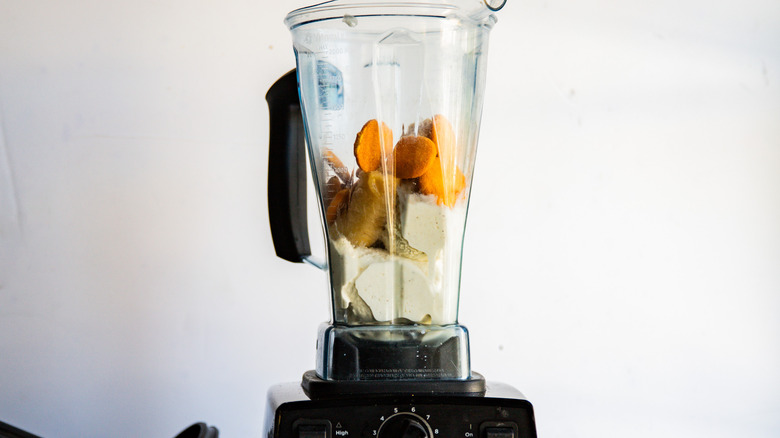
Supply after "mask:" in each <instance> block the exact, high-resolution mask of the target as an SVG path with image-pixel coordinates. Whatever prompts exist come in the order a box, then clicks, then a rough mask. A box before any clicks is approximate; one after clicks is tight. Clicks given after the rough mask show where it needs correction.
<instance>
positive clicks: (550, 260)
mask: <svg viewBox="0 0 780 438" xmlns="http://www.w3.org/2000/svg"><path fill="white" fill-rule="evenodd" d="M306 3H308V2H306V1H300V0H299V1H295V2H260V1H257V0H255V1H241V0H229V1H221V2H216V1H205V0H188V1H183V0H166V1H158V0H154V1H151V0H136V1H132V2H130V1H128V2H111V1H103V0H101V1H97V0H73V1H70V2H62V1H50V0H49V1H44V0H39V1H35V2H31V1H13V0H0V421H5V422H8V423H11V424H14V425H16V426H18V427H21V428H23V429H26V430H29V431H31V432H33V433H36V434H39V435H43V436H45V437H109V436H110V437H139V436H149V437H152V436H156V437H172V436H173V435H175V434H176V433H178V432H179V431H180V430H181V429H183V428H184V427H185V426H187V425H189V424H191V423H192V422H195V421H198V420H203V421H206V422H208V423H209V424H214V425H217V426H218V427H219V428H220V430H221V436H225V437H250V436H255V437H258V436H261V427H262V419H263V409H264V405H265V391H266V389H267V388H268V387H269V386H270V385H272V384H274V383H277V382H280V381H294V380H298V379H299V378H300V374H301V373H302V372H303V371H304V370H306V369H310V368H312V367H313V364H314V341H315V333H316V328H317V325H318V324H319V323H320V322H321V321H324V320H325V319H327V317H328V315H327V313H328V311H327V301H326V293H325V277H324V275H322V274H321V273H319V272H317V271H316V270H315V269H313V268H310V267H307V266H303V265H293V264H288V263H285V262H283V261H281V260H278V259H276V258H275V256H274V252H273V249H272V244H271V239H270V233H269V228H268V218H267V210H266V195H265V192H266V183H265V179H266V166H267V162H266V159H267V158H266V156H267V132H268V129H267V126H266V124H267V117H268V115H267V108H266V105H265V101H264V94H265V92H266V90H267V89H268V87H269V86H270V85H271V84H272V83H273V81H274V80H275V79H276V78H277V77H279V76H280V75H281V74H283V73H284V72H286V71H287V70H288V69H290V68H292V67H293V65H294V61H293V54H292V50H291V47H290V38H289V34H288V31H287V30H286V28H285V27H284V25H283V24H282V18H283V17H284V15H285V13H286V12H287V11H289V10H291V9H293V8H294V7H298V6H303V5H305V4H306ZM489 65H490V67H489V84H488V86H487V95H486V98H485V113H484V117H483V129H482V135H481V143H480V144H481V148H480V158H479V160H478V164H477V171H476V176H475V181H474V186H473V193H472V211H471V214H470V219H469V226H468V235H467V238H466V253H465V257H464V261H463V266H464V272H463V287H462V310H461V321H462V322H463V323H464V324H466V325H467V326H469V327H470V329H471V334H472V355H473V367H474V369H475V370H478V371H480V372H482V373H483V374H485V375H486V376H487V377H488V378H489V379H494V380H501V381H505V382H508V383H510V384H512V385H514V386H516V387H518V388H520V389H521V390H523V391H524V392H525V393H526V395H527V396H528V397H529V398H530V399H531V401H532V402H533V403H534V405H535V409H536V414H537V421H538V428H539V435H540V437H567V438H569V437H633V438H636V437H657V436H668V437H685V438H691V437H702V438H704V437H706V438H719V437H755V438H759V437H766V438H770V437H771V438H774V437H777V436H780V371H779V370H780V3H778V2H777V1H776V0H745V1H740V2H736V1H732V2H724V1H720V2H718V1H716V2H704V1H695V0H683V1H679V0H675V1H672V0H662V1H654V2H642V1H629V2H625V1H622V2H621V1H610V0H586V1H581V2H563V1H554V0H548V1H542V0H523V1H510V2H509V4H508V5H507V7H506V8H505V9H504V10H503V11H501V12H500V14H499V23H498V25H497V26H496V27H495V29H494V32H493V35H492V46H491V55H490V61H489ZM313 228H314V230H315V231H316V230H318V227H317V226H314V227H313Z"/></svg>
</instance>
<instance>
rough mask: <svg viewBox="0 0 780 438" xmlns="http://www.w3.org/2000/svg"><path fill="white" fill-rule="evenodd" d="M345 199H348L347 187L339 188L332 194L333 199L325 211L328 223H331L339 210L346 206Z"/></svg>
mask: <svg viewBox="0 0 780 438" xmlns="http://www.w3.org/2000/svg"><path fill="white" fill-rule="evenodd" d="M347 199H349V189H341V190H339V191H338V193H336V195H335V196H333V200H331V201H330V204H328V209H327V210H326V211H325V219H326V220H327V221H328V223H329V224H331V223H333V221H335V220H336V218H337V217H338V215H339V212H340V211H341V210H342V209H343V208H344V207H346V205H347Z"/></svg>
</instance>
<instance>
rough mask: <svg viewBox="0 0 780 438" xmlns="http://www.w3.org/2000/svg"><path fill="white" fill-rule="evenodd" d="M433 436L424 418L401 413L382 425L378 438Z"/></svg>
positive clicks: (423, 437)
mask: <svg viewBox="0 0 780 438" xmlns="http://www.w3.org/2000/svg"><path fill="white" fill-rule="evenodd" d="M432 435H433V434H432V433H431V426H429V425H428V423H426V422H425V420H423V419H422V417H420V416H419V415H416V414H411V413H406V412H401V413H398V414H395V415H393V416H391V417H388V419H387V420H385V422H384V423H382V425H381V426H380V427H379V431H378V433H377V438H431V436H432Z"/></svg>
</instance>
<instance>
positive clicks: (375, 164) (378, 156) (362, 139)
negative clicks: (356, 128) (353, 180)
mask: <svg viewBox="0 0 780 438" xmlns="http://www.w3.org/2000/svg"><path fill="white" fill-rule="evenodd" d="M392 148H393V131H392V130H391V129H390V128H389V127H388V126H387V125H385V123H384V122H382V137H381V139H380V136H379V122H377V121H376V119H372V120H369V121H368V122H366V124H365V125H363V128H361V129H360V132H358V134H357V137H356V138H355V159H356V160H357V164H358V166H359V167H360V168H361V169H363V171H365V172H372V171H374V170H376V169H377V168H379V165H380V164H381V163H382V158H383V155H384V156H387V155H390V152H391V151H392V150H393V149H392ZM383 149H384V154H383V153H382V150H383Z"/></svg>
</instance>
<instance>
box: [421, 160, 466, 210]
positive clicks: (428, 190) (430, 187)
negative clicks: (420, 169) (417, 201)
mask: <svg viewBox="0 0 780 438" xmlns="http://www.w3.org/2000/svg"><path fill="white" fill-rule="evenodd" d="M417 186H418V187H419V189H420V192H421V193H424V194H426V195H436V202H437V203H439V204H444V205H446V206H448V207H452V206H453V205H455V201H457V199H458V195H460V193H461V192H462V191H463V189H464V188H466V176H465V175H463V172H461V171H460V169H458V168H457V167H455V168H454V171H453V172H451V173H449V172H448V173H446V174H445V173H444V172H442V166H441V160H440V159H439V157H436V159H435V160H434V162H433V165H431V167H430V169H428V171H427V172H425V174H423V175H422V176H421V177H420V178H419V179H418V180H417Z"/></svg>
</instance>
